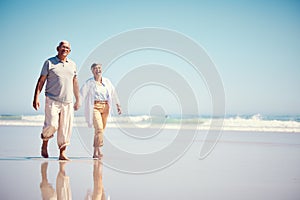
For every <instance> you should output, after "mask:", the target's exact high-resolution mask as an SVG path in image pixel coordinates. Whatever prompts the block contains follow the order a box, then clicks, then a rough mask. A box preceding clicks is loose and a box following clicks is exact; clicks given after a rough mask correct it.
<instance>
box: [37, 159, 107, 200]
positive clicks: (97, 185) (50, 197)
mask: <svg viewBox="0 0 300 200" xmlns="http://www.w3.org/2000/svg"><path fill="white" fill-rule="evenodd" d="M67 163H68V162H59V171H58V174H57V177H56V190H55V189H54V188H53V186H52V185H51V184H50V183H49V182H48V177H47V169H48V162H44V163H42V164H41V176H42V181H41V183H40V189H41V193H42V199H43V200H55V199H57V200H71V199H72V192H71V187H70V178H69V176H67V175H66V171H65V165H66V164H67ZM93 181H94V186H93V187H94V188H93V192H91V191H88V192H87V195H86V197H85V200H105V199H106V198H105V194H104V187H103V182H102V163H101V160H94V161H93Z"/></svg>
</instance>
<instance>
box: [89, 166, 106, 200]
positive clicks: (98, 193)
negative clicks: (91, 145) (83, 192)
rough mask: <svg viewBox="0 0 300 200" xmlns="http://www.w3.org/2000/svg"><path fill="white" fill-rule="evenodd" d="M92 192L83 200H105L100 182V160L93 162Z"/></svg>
mask: <svg viewBox="0 0 300 200" xmlns="http://www.w3.org/2000/svg"><path fill="white" fill-rule="evenodd" d="M93 179H94V190H93V192H88V194H87V196H86V198H85V200H90V199H92V200H105V199H106V198H105V193H104V187H103V182H102V163H101V160H94V171H93Z"/></svg>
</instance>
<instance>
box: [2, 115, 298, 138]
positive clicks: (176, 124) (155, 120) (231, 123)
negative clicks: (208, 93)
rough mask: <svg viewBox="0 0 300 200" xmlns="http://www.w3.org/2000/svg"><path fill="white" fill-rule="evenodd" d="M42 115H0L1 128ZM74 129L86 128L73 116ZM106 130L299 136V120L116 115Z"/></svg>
mask: <svg viewBox="0 0 300 200" xmlns="http://www.w3.org/2000/svg"><path fill="white" fill-rule="evenodd" d="M43 122H44V115H25V116H10V115H9V116H8V115H2V116H0V126H43ZM74 126H75V127H85V126H87V124H86V122H85V119H84V117H83V116H76V117H75V120H74ZM107 126H108V127H133V128H153V127H155V128H157V127H161V128H166V129H180V128H183V129H190V128H195V127H196V128H197V129H198V130H210V129H213V130H225V131H262V132H288V133H300V120H299V117H298V116H296V117H295V116H275V117H270V116H267V117H262V116H261V115H259V114H257V115H252V116H227V117H225V118H221V117H218V118H210V117H191V116H186V117H180V116H176V117H174V116H163V117H157V116H156V117H153V116H148V115H138V116H120V117H119V116H118V117H114V116H112V117H110V118H109V119H108V124H107Z"/></svg>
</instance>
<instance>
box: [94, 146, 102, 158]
mask: <svg viewBox="0 0 300 200" xmlns="http://www.w3.org/2000/svg"><path fill="white" fill-rule="evenodd" d="M102 157H103V154H102V153H101V151H100V147H94V155H93V158H95V159H101V158H102Z"/></svg>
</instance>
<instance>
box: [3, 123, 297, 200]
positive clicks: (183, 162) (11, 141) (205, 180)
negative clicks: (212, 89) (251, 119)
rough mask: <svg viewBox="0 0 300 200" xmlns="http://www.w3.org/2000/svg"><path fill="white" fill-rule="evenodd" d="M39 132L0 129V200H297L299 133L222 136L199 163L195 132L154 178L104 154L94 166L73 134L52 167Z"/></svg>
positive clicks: (200, 138)
mask: <svg viewBox="0 0 300 200" xmlns="http://www.w3.org/2000/svg"><path fill="white" fill-rule="evenodd" d="M40 129H41V128H40V127H5V126H2V127H0V175H1V179H0V184H1V188H0V198H1V199H42V198H43V197H44V198H46V197H51V196H52V197H53V196H56V197H57V196H60V197H64V199H68V198H69V199H70V198H72V199H89V198H91V197H92V196H93V195H98V196H97V197H98V198H100V197H101V195H103V194H105V198H106V199H143V200H148V199H149V200H150V199H195V200H196V199H197V200H198V199H256V200H257V199H264V200H265V199H273V200H274V199H275V200H276V199H278V200H279V199H282V200H289V199H291V200H292V199H295V200H296V199H299V196H300V170H299V169H300V133H270V132H229V131H227V132H223V133H222V136H221V138H220V140H219V142H218V144H217V145H216V146H215V148H214V150H213V151H212V152H211V153H210V154H209V156H208V157H206V158H205V159H203V160H200V159H199V152H200V148H201V144H202V143H203V138H204V137H203V135H204V133H202V132H200V133H199V134H198V136H197V138H196V140H195V141H194V143H193V144H192V145H191V147H190V148H189V149H188V151H187V152H186V153H185V154H184V155H183V156H182V157H181V158H180V159H179V160H177V161H176V162H175V163H173V164H171V165H169V166H168V167H166V168H164V169H161V170H158V171H155V172H152V173H146V174H130V173H122V172H120V171H116V170H113V169H111V168H110V167H109V166H106V165H105V163H107V162H109V161H110V160H111V159H117V160H121V161H123V162H132V163H134V162H135V161H134V160H125V159H124V158H122V157H121V155H115V154H111V153H108V152H105V151H104V158H103V160H102V161H103V163H104V166H103V165H101V163H100V162H99V161H94V160H92V159H91V155H90V153H89V152H88V150H87V149H86V148H84V147H83V145H82V141H81V140H80V138H79V136H78V135H77V134H76V133H75V134H73V137H72V141H71V146H70V147H69V148H68V149H67V155H68V156H69V157H70V158H71V159H72V161H70V162H59V161H58V160H57V157H58V150H57V147H56V139H53V140H52V141H51V142H50V145H49V154H50V158H49V159H44V158H41V157H40V145H41V141H40V138H39V132H40ZM122 143H123V145H126V144H127V143H128V144H129V142H128V141H126V140H122ZM136 148H139V147H136ZM171 153H172V152H170V154H171ZM108 155H109V156H108ZM162 159H163V158H162ZM134 164H137V165H138V164H139V163H134Z"/></svg>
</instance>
